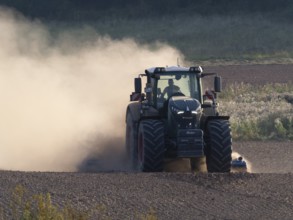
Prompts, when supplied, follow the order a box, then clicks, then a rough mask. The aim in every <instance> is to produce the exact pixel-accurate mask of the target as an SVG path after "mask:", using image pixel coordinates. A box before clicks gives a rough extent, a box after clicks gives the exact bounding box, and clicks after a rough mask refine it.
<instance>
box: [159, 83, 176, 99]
mask: <svg viewBox="0 0 293 220" xmlns="http://www.w3.org/2000/svg"><path fill="white" fill-rule="evenodd" d="M168 84H169V86H167V87H166V88H165V89H164V91H163V94H162V97H165V94H167V95H168V98H170V97H171V96H172V95H173V94H174V93H178V92H180V88H179V86H176V85H174V81H173V79H169V80H168Z"/></svg>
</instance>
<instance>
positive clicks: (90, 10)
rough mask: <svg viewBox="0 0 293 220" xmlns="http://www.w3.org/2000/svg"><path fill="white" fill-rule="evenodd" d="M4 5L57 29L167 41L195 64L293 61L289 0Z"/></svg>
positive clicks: (68, 0)
mask: <svg viewBox="0 0 293 220" xmlns="http://www.w3.org/2000/svg"><path fill="white" fill-rule="evenodd" d="M0 5H5V6H9V7H13V8H15V9H17V10H18V11H20V12H22V13H23V14H24V15H25V16H27V17H29V18H31V19H40V20H41V21H43V22H44V23H46V24H47V25H48V26H49V27H50V30H51V31H52V32H53V33H58V32H60V31H63V30H65V29H76V28H81V29H83V28H84V27H85V26H87V27H91V28H92V29H93V30H94V31H95V32H96V33H98V35H100V36H110V37H111V38H113V39H123V38H133V39H135V40H136V41H138V42H139V43H147V44H154V43H156V42H162V43H167V44H169V45H171V46H174V47H176V48H177V49H179V50H180V51H181V52H182V53H183V54H184V55H185V57H186V59H187V60H188V61H191V62H193V63H202V62H204V61H211V62H213V61H214V60H221V62H228V61H234V62H238V63H239V62H240V63H241V62H243V61H246V62H266V61H267V60H269V62H287V63H288V62H290V63H291V62H292V60H293V25H292V20H293V13H291V12H292V10H293V2H292V1H290V0H279V1H275V0H259V1H253V0H247V1H243V0H234V1H230V0H207V1H199V0H194V1H192V0H186V1H181V0H168V1H167V0H162V1H156V0H149V1H147V0H140V1H137V0H125V1H119V0H109V1H94V0H87V1H82V0H52V1H37V0H26V1H23V0H0ZM92 33H93V32H91V34H90V35H92ZM92 37H94V36H93V35H92ZM88 38H91V37H90V36H88Z"/></svg>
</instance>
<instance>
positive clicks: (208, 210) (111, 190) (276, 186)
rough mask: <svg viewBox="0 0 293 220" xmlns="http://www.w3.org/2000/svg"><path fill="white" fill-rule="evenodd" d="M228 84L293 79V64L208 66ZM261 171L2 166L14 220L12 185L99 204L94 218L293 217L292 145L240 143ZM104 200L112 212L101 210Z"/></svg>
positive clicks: (5, 213)
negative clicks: (11, 168)
mask: <svg viewBox="0 0 293 220" xmlns="http://www.w3.org/2000/svg"><path fill="white" fill-rule="evenodd" d="M206 69H207V70H209V71H216V72H219V73H220V74H221V75H222V76H223V77H224V80H225V81H226V83H231V82H235V81H236V82H242V81H243V82H250V83H256V84H265V83H268V82H281V83H282V82H287V81H290V80H291V81H292V79H293V75H292V73H291V70H292V72H293V65H251V66H226V67H225V66H219V67H208V68H206ZM233 147H234V150H235V151H237V152H239V153H240V154H242V155H243V156H244V157H245V158H246V159H247V160H248V161H249V162H250V163H251V165H252V171H253V172H255V173H231V174H207V173H195V174H192V173H190V172H186V173H178V172H177V173H166V172H164V173H133V172H100V173H46V172H44V173H42V172H12V171H1V172H0V219H1V218H2V219H12V216H11V213H10V212H9V207H10V202H11V201H12V199H11V195H12V193H11V191H12V190H13V188H14V187H15V186H16V185H18V184H20V185H22V186H23V187H25V188H26V189H27V191H28V193H30V194H36V193H47V192H49V193H50V194H51V196H52V200H53V202H54V204H57V205H60V206H64V205H65V204H66V203H70V204H72V205H73V206H75V207H77V208H78V209H81V210H88V209H94V210H96V212H94V213H93V219H98V218H99V219H102V218H104V217H110V219H141V217H142V214H145V213H149V212H150V209H153V210H154V211H155V212H156V214H155V215H156V216H157V217H158V218H159V219H293V194H292V192H293V185H292V182H293V174H292V170H293V156H292V155H293V143H292V142H236V143H234V144H233ZM97 205H98V206H99V207H101V205H105V207H106V208H105V210H104V209H103V210H102V209H101V208H98V209H97V208H95V207H97Z"/></svg>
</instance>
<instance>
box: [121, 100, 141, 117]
mask: <svg viewBox="0 0 293 220" xmlns="http://www.w3.org/2000/svg"><path fill="white" fill-rule="evenodd" d="M140 109H141V103H140V102H133V103H130V104H129V105H128V106H127V110H126V117H125V121H126V122H127V115H128V114H130V115H131V118H132V119H133V121H134V122H138V121H139V120H140Z"/></svg>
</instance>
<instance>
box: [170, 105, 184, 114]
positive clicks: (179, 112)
mask: <svg viewBox="0 0 293 220" xmlns="http://www.w3.org/2000/svg"><path fill="white" fill-rule="evenodd" d="M171 110H172V112H173V113H175V114H177V115H181V114H183V113H184V111H183V110H181V109H178V108H176V107H174V106H172V107H171Z"/></svg>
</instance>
